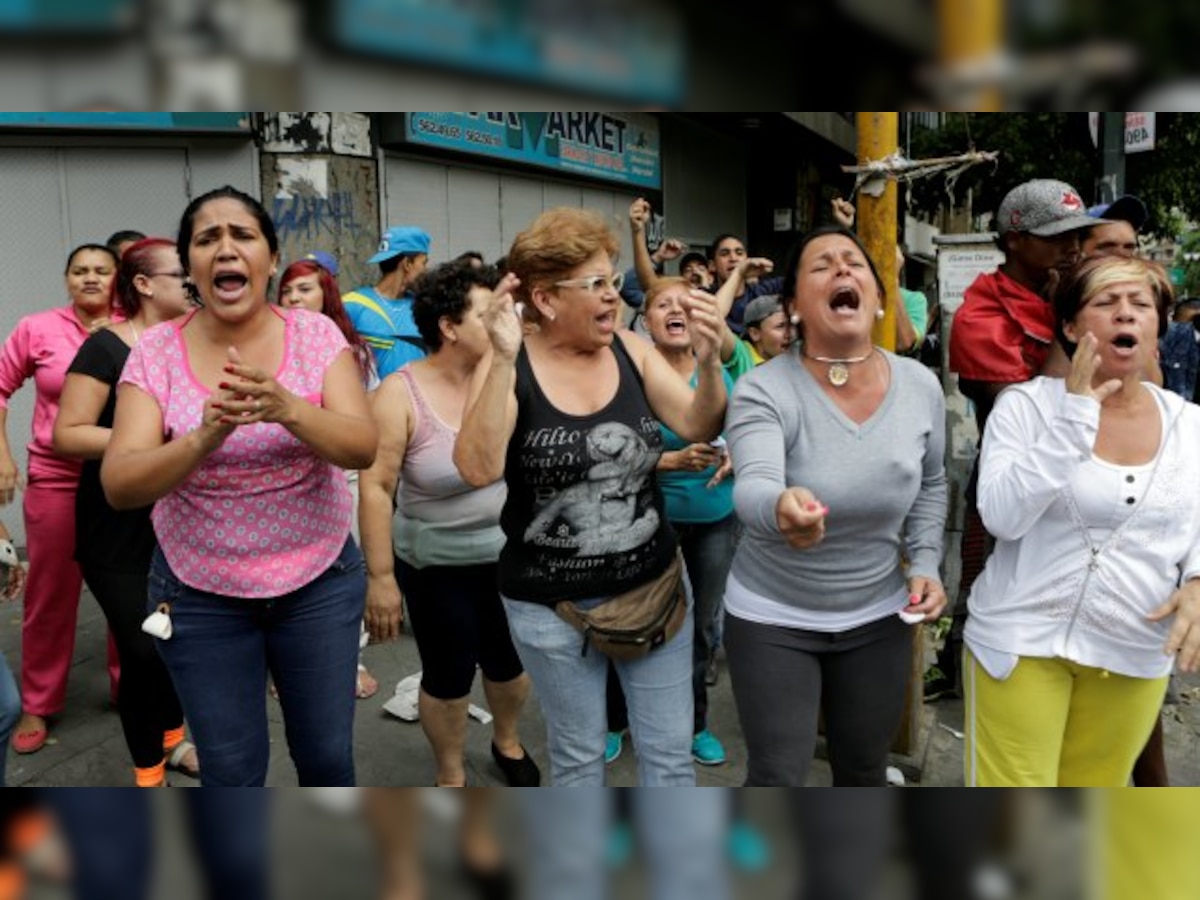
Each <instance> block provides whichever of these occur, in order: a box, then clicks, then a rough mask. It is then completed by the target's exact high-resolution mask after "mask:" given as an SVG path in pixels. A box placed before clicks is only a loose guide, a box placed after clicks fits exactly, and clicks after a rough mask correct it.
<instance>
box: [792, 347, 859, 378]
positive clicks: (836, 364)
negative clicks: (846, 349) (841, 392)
mask: <svg viewBox="0 0 1200 900" xmlns="http://www.w3.org/2000/svg"><path fill="white" fill-rule="evenodd" d="M800 352H801V353H803V354H804V355H805V356H807V357H808V358H809V359H811V360H813V361H814V362H820V363H828V364H829V371H828V372H827V373H826V377H827V378H828V379H829V383H830V384H832V385H833V386H834V387H841V386H842V385H844V384H845V383H846V382H847V381H849V380H850V369H849V366H852V365H854V364H855V363H860V362H866V361H867V360H868V359H870V358H871V356H872V355H874V353H875V348H874V347H872V348H871V350H870V351H869V352H867V353H865V354H863V355H862V356H845V357H837V356H813V355H812V354H811V353H804V350H803V349H801V350H800Z"/></svg>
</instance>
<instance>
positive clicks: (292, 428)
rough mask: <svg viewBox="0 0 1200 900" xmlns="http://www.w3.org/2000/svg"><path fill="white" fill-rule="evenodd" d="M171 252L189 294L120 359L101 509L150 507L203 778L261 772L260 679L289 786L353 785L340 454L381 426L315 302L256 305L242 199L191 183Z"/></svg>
mask: <svg viewBox="0 0 1200 900" xmlns="http://www.w3.org/2000/svg"><path fill="white" fill-rule="evenodd" d="M178 248H179V257H180V260H181V261H182V262H183V265H184V268H185V269H186V270H187V272H188V276H189V280H190V283H191V284H192V285H193V287H194V290H195V294H196V299H197V300H198V301H199V303H200V304H201V307H200V309H198V310H196V311H194V312H192V313H190V314H188V315H187V316H184V317H183V318H180V319H177V320H174V321H172V322H167V323H164V324H162V325H159V326H156V327H154V328H151V329H149V330H148V331H147V332H146V333H145V334H144V335H143V337H142V340H141V342H140V343H139V344H138V346H137V347H135V348H134V350H133V352H132V353H131V354H130V357H129V361H128V363H127V364H126V366H125V371H124V373H123V374H122V376H121V386H120V387H119V388H118V393H117V410H116V420H115V422H114V425H113V433H112V438H111V441H110V443H109V448H108V452H107V453H106V454H105V456H104V462H103V465H102V468H101V480H102V482H103V484H104V489H105V492H106V494H107V495H108V499H109V501H110V502H111V503H112V505H113V506H114V507H117V508H118V509H121V508H133V507H138V506H145V505H147V504H149V503H153V504H154V512H153V515H152V520H153V523H154V530H155V534H156V536H157V538H158V543H159V547H158V550H157V551H156V552H155V555H154V559H153V561H152V563H151V567H150V596H149V600H148V607H147V611H148V612H150V611H155V610H159V611H161V612H164V613H165V614H166V616H167V617H168V618H169V622H170V628H169V629H167V636H163V635H161V634H160V637H161V640H160V643H159V650H160V653H161V655H162V657H163V659H164V661H165V662H166V665H167V668H168V669H169V670H170V672H171V678H172V680H173V681H174V682H175V686H176V690H177V691H178V693H179V697H180V700H181V701H182V703H183V708H184V714H185V716H186V718H187V720H188V722H189V723H190V725H191V728H192V736H193V739H194V740H195V743H196V746H197V750H198V753H199V756H200V767H201V782H202V784H203V785H205V786H261V785H263V784H264V783H265V781H266V775H267V764H268V758H269V755H270V745H269V740H268V732H267V714H266V697H267V677H268V673H269V674H270V676H271V678H272V680H273V682H274V684H275V687H276V689H277V691H278V694H279V701H280V704H281V706H282V709H283V716H284V724H285V729H286V733H287V738H288V749H289V751H290V753H291V757H292V760H293V762H294V763H295V765H296V771H297V774H298V777H299V783H300V784H301V785H302V786H307V785H352V784H353V783H354V760H353V755H352V729H353V721H354V702H355V701H354V682H355V675H356V671H357V663H358V639H359V623H360V620H361V619H362V615H363V600H364V595H365V590H366V580H365V573H364V567H363V560H362V554H361V552H360V551H359V549H358V546H357V544H356V543H355V541H354V539H353V538H352V537H351V535H350V519H351V509H352V504H351V497H350V492H349V489H348V488H347V486H346V476H345V474H344V472H343V471H342V470H343V469H361V468H366V467H368V466H369V465H370V464H371V462H372V460H373V459H374V455H375V447H376V443H377V440H378V436H377V431H376V428H375V425H374V422H373V421H372V419H371V414H370V411H369V408H368V405H367V398H366V392H365V390H364V388H363V384H362V378H361V377H360V374H359V371H358V367H357V365H356V364H355V361H354V357H353V355H352V354H351V352H350V350H349V347H348V345H347V343H346V339H345V337H343V335H342V333H341V332H340V331H339V330H338V328H337V326H336V325H335V324H334V323H333V322H331V321H330V320H329V319H327V318H326V317H325V316H322V315H320V314H318V313H312V312H309V311H307V310H303V309H291V310H285V309H282V308H281V307H278V306H275V305H273V304H271V303H270V302H269V301H268V299H267V298H268V295H269V292H270V281H271V278H272V276H273V275H274V274H275V271H276V268H277V265H278V258H279V256H278V250H279V244H278V238H277V236H276V234H275V229H274V226H273V224H272V223H271V220H270V217H269V216H268V215H267V213H266V210H264V209H263V207H262V206H261V204H259V203H258V201H256V200H255V199H254V198H253V197H250V196H249V195H247V194H244V193H242V192H241V191H238V190H236V189H235V188H232V187H228V186H226V187H223V188H219V189H217V190H214V191H210V192H209V193H207V194H205V195H203V196H201V197H198V198H196V199H195V200H193V201H192V203H191V204H190V205H189V206H188V208H187V210H185V212H184V214H183V218H182V220H181V222H180V226H179V238H178Z"/></svg>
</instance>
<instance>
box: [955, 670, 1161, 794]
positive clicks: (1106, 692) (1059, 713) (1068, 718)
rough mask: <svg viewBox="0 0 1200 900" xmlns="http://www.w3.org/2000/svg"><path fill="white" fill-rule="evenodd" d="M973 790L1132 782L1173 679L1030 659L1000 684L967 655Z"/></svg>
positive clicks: (967, 763)
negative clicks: (1121, 673) (1129, 675)
mask: <svg viewBox="0 0 1200 900" xmlns="http://www.w3.org/2000/svg"><path fill="white" fill-rule="evenodd" d="M963 655H964V660H963V672H964V678H963V697H964V700H965V701H966V729H965V730H966V732H967V739H966V754H965V757H964V765H965V769H966V771H965V776H966V783H967V785H968V786H969V787H1125V786H1126V785H1128V784H1129V777H1130V774H1131V773H1132V772H1133V764H1134V763H1135V762H1137V758H1138V755H1139V754H1140V753H1141V752H1142V749H1143V748H1144V747H1145V746H1146V741H1147V739H1148V738H1149V737H1150V732H1151V730H1152V729H1153V728H1154V720H1155V718H1156V717H1157V716H1158V715H1159V711H1160V710H1161V708H1162V701H1163V696H1164V695H1165V694H1166V690H1167V678H1166V676H1164V677H1162V678H1130V677H1128V676H1125V675H1117V674H1114V673H1111V672H1106V671H1104V670H1102V669H1093V668H1091V667H1089V666H1081V665H1078V664H1076V663H1073V662H1069V661H1067V660H1064V659H1042V658H1038V657H1029V656H1023V657H1021V659H1020V662H1018V663H1017V667H1016V668H1015V669H1014V670H1013V673H1012V674H1011V675H1010V676H1009V677H1008V678H1007V679H1005V680H1004V681H998V680H997V679H995V678H993V677H992V676H991V675H989V674H988V673H987V671H986V670H985V669H984V668H983V666H981V665H979V663H978V662H977V661H976V659H975V657H974V656H972V655H971V653H970V651H969V650H964V652H963Z"/></svg>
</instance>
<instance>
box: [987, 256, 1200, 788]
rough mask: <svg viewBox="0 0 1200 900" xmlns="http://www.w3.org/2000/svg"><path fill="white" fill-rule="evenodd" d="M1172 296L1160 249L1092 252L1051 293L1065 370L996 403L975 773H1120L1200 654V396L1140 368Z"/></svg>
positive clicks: (1008, 782) (1086, 777)
mask: <svg viewBox="0 0 1200 900" xmlns="http://www.w3.org/2000/svg"><path fill="white" fill-rule="evenodd" d="M1170 298H1171V288H1170V283H1169V282H1168V281H1167V279H1166V276H1165V274H1164V273H1163V271H1162V269H1161V267H1159V266H1157V265H1156V264H1154V263H1149V262H1145V261H1142V260H1130V259H1116V258H1105V259H1095V260H1090V261H1088V262H1085V263H1083V264H1082V265H1080V266H1079V268H1078V269H1077V270H1076V271H1075V272H1074V273H1073V274H1072V275H1071V276H1069V277H1068V278H1067V279H1066V280H1065V281H1064V283H1063V284H1062V285H1061V286H1060V288H1059V290H1058V292H1057V296H1056V299H1055V308H1056V309H1055V311H1056V316H1057V321H1058V329H1057V330H1058V338H1059V340H1060V342H1062V344H1063V346H1064V347H1065V348H1066V350H1067V353H1068V355H1070V356H1071V357H1072V361H1071V370H1070V373H1069V374H1068V375H1067V377H1066V378H1065V379H1060V378H1035V379H1033V380H1032V381H1030V382H1028V383H1026V384H1021V385H1015V386H1013V387H1010V388H1008V389H1006V390H1005V391H1004V392H1003V393H1002V394H1001V395H1000V398H999V400H998V401H997V404H996V407H995V409H994V411H993V412H992V415H991V417H990V418H989V419H988V423H987V429H986V431H985V435H984V439H983V443H982V447H981V457H980V477H979V510H980V513H981V515H982V516H983V521H984V524H985V525H986V526H987V529H988V531H989V532H990V533H991V534H992V535H994V536H995V538H996V542H997V543H996V549H995V552H994V554H993V555H992V556H991V558H990V559H989V560H988V563H987V567H986V568H985V570H984V572H983V574H982V575H981V576H980V578H979V579H978V580H977V581H976V582H975V585H974V587H973V589H972V591H971V596H970V600H969V604H970V618H969V619H968V624H967V629H966V634H965V640H966V645H967V650H966V654H965V655H966V660H965V666H964V671H965V672H966V681H965V693H966V701H967V731H968V738H967V752H966V759H965V762H966V782H967V784H968V785H978V786H993V787H996V786H1063V787H1066V786H1103V787H1110V786H1111V787H1123V786H1125V785H1126V784H1128V781H1129V776H1130V772H1131V771H1132V768H1133V764H1134V761H1135V760H1136V759H1137V756H1138V753H1139V752H1140V751H1141V749H1142V747H1143V746H1144V744H1145V742H1146V738H1147V737H1148V735H1149V734H1150V730H1151V728H1152V727H1153V724H1154V720H1155V717H1156V716H1157V715H1158V713H1159V709H1160V706H1161V703H1162V698H1163V694H1164V692H1165V690H1166V685H1167V678H1168V676H1169V674H1170V672H1171V668H1172V666H1173V665H1174V664H1175V658H1176V657H1178V663H1179V666H1180V668H1181V669H1182V670H1183V671H1192V670H1194V669H1195V668H1196V666H1197V663H1198V662H1200V504H1198V503H1197V502H1196V500H1195V497H1196V493H1195V485H1196V484H1197V483H1200V454H1197V453H1196V448H1197V447H1198V446H1200V409H1198V408H1197V407H1195V406H1192V405H1190V404H1188V403H1185V402H1183V401H1182V400H1181V399H1180V398H1179V397H1177V396H1175V395H1172V394H1170V393H1167V392H1164V391H1162V390H1161V389H1159V388H1157V387H1156V386H1154V385H1152V384H1149V383H1146V382H1143V381H1142V380H1141V373H1142V372H1143V371H1144V370H1145V369H1146V366H1147V363H1148V362H1150V361H1151V360H1152V359H1153V355H1154V352H1155V348H1156V346H1157V339H1158V337H1159V336H1160V335H1161V334H1162V331H1163V329H1164V327H1165V323H1166V321H1167V310H1168V306H1169V303H1170Z"/></svg>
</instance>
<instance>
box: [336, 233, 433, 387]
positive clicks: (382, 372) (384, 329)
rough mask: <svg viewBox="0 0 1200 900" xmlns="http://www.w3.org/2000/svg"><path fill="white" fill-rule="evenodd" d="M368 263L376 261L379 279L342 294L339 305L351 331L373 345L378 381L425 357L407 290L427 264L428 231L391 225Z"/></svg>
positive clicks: (423, 345) (372, 350) (370, 345)
mask: <svg viewBox="0 0 1200 900" xmlns="http://www.w3.org/2000/svg"><path fill="white" fill-rule="evenodd" d="M367 262H368V263H371V264H372V265H374V264H378V265H379V272H380V278H379V281H378V282H377V283H376V284H375V286H374V287H371V286H369V285H368V286H364V287H360V288H358V289H356V290H353V291H351V292H350V293H348V294H344V295H342V303H344V304H345V306H346V312H347V313H348V314H349V315H350V322H351V324H352V325H353V326H354V330H355V331H357V332H358V333H359V334H361V335H362V337H363V340H365V341H366V342H367V346H368V347H370V348H371V352H372V353H373V354H374V356H375V365H376V368H377V369H378V370H379V377H380V378H381V379H382V378H386V377H387V376H388V375H390V374H391V373H392V372H395V371H396V370H397V369H399V368H400V367H401V366H403V365H404V364H405V363H407V362H412V361H413V360H414V359H421V358H422V357H423V356H425V343H424V341H422V340H421V333H420V332H419V331H418V330H417V325H416V322H414V321H413V315H412V295H411V294H410V293H409V292H410V290H411V288H412V284H413V282H415V281H416V280H417V278H418V277H419V276H420V275H421V273H422V272H424V271H425V266H426V265H427V264H428V262H429V235H428V234H426V233H425V232H424V231H422V230H421V229H420V228H416V227H414V226H412V225H400V226H397V227H394V228H389V229H388V230H387V231H385V232H384V233H383V238H382V239H381V240H380V242H379V251H378V252H377V253H376V254H375V255H374V256H372V257H371V258H370V259H368V260H367Z"/></svg>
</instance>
